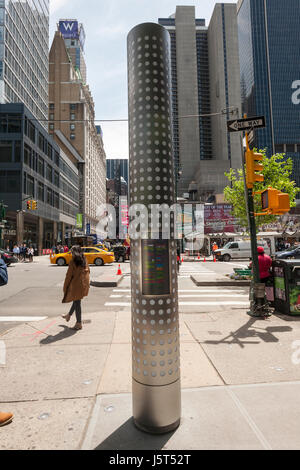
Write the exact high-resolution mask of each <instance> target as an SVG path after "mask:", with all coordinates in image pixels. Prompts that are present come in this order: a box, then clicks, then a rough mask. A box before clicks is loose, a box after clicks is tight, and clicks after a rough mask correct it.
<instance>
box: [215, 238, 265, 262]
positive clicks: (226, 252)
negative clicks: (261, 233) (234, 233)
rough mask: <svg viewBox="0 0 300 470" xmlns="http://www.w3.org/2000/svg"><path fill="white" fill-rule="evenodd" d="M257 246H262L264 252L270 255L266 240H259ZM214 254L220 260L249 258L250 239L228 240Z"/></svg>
mask: <svg viewBox="0 0 300 470" xmlns="http://www.w3.org/2000/svg"><path fill="white" fill-rule="evenodd" d="M257 246H263V247H264V250H265V253H266V254H267V255H270V248H269V246H268V243H267V242H266V241H263V240H260V241H258V242H257ZM215 255H216V257H217V259H218V260H220V261H226V262H228V261H230V260H231V259H243V258H246V259H250V258H251V242H250V241H238V240H237V241H234V242H229V243H227V245H225V246H224V248H221V249H219V250H216V251H215Z"/></svg>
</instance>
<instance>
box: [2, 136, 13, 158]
mask: <svg viewBox="0 0 300 470" xmlns="http://www.w3.org/2000/svg"><path fill="white" fill-rule="evenodd" d="M12 144H13V143H12V141H10V140H2V141H0V163H9V162H12Z"/></svg>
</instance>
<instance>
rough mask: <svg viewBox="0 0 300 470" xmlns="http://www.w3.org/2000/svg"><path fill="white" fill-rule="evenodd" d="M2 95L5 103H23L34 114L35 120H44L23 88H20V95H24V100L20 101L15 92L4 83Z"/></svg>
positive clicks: (43, 116)
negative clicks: (3, 94)
mask: <svg viewBox="0 0 300 470" xmlns="http://www.w3.org/2000/svg"><path fill="white" fill-rule="evenodd" d="M4 93H5V101H6V102H7V103H20V102H24V103H25V104H26V106H27V107H28V109H29V110H30V111H31V112H32V114H34V115H35V116H36V117H37V119H42V120H44V119H45V115H44V114H42V112H41V110H40V108H39V107H38V106H37V105H36V104H35V102H34V101H33V100H32V98H30V96H29V95H28V93H27V92H26V91H25V89H24V88H22V93H23V95H25V98H23V99H20V97H19V96H18V95H17V94H16V93H15V91H14V90H13V89H12V88H11V87H10V85H9V84H8V83H6V82H5V88H4Z"/></svg>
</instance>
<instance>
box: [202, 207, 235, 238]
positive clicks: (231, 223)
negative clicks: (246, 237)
mask: <svg viewBox="0 0 300 470" xmlns="http://www.w3.org/2000/svg"><path fill="white" fill-rule="evenodd" d="M204 220H205V234H208V233H223V232H229V233H234V232H235V219H234V217H233V215H232V206H231V204H217V205H213V206H205V207H204Z"/></svg>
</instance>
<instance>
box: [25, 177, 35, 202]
mask: <svg viewBox="0 0 300 470" xmlns="http://www.w3.org/2000/svg"><path fill="white" fill-rule="evenodd" d="M26 195H28V196H30V197H34V196H35V191H34V179H33V178H32V176H30V175H27V191H26Z"/></svg>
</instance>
